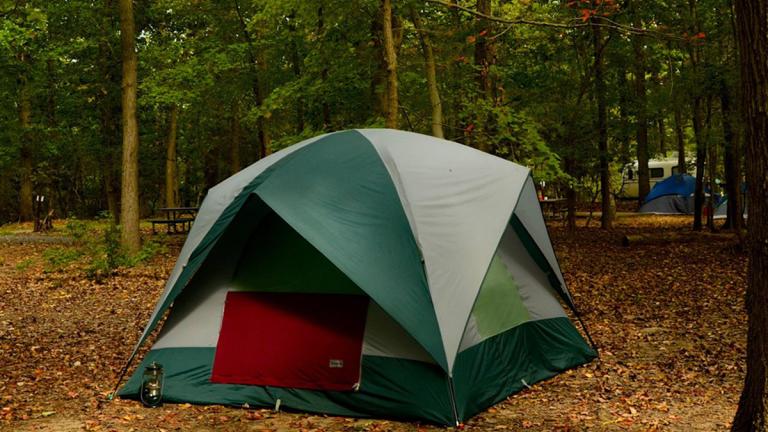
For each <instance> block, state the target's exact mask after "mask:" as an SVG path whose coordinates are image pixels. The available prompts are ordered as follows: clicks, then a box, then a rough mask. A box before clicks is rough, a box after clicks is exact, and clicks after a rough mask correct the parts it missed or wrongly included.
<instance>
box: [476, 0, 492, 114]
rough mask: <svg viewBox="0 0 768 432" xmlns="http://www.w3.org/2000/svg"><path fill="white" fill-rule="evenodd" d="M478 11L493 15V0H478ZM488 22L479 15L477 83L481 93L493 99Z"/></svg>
mask: <svg viewBox="0 0 768 432" xmlns="http://www.w3.org/2000/svg"><path fill="white" fill-rule="evenodd" d="M477 12H478V13H481V14H483V15H486V16H490V15H491V0H477ZM488 27H489V26H488V22H487V21H486V20H485V19H483V18H480V17H478V18H477V24H476V35H475V37H476V38H477V39H476V40H475V66H476V67H477V84H478V86H479V87H480V94H481V95H482V96H483V97H484V98H486V99H491V98H492V97H493V92H492V88H491V76H490V68H491V63H492V61H491V42H490V40H489V39H488V32H489V30H490V29H489V28H488Z"/></svg>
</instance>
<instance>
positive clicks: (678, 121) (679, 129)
mask: <svg viewBox="0 0 768 432" xmlns="http://www.w3.org/2000/svg"><path fill="white" fill-rule="evenodd" d="M675 135H676V136H677V166H678V167H679V168H678V174H685V173H687V172H688V170H687V168H686V166H685V134H684V133H683V115H682V113H681V112H680V107H679V106H678V105H677V103H676V104H675Z"/></svg>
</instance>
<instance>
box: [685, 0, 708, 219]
mask: <svg viewBox="0 0 768 432" xmlns="http://www.w3.org/2000/svg"><path fill="white" fill-rule="evenodd" d="M696 2H697V0H688V9H689V11H690V14H691V27H690V30H691V34H697V33H698V32H699V28H700V27H699V18H698V11H697V3H696ZM688 49H689V56H690V59H691V69H692V70H693V76H694V77H696V78H697V77H698V64H699V59H700V54H701V51H700V49H699V48H698V47H696V46H690V47H689V48H688ZM697 91H698V90H697ZM692 117H693V134H694V136H695V138H696V191H695V192H694V198H693V205H694V209H693V230H694V231H700V230H701V227H702V224H701V214H702V208H703V206H704V168H705V166H706V165H705V162H706V157H707V144H706V142H705V140H704V137H703V134H702V130H701V96H700V95H698V94H695V95H694V96H693V115H692Z"/></svg>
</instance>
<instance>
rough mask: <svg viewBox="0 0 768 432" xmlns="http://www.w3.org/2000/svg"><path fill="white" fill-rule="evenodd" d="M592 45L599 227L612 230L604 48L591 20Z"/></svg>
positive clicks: (596, 25) (595, 26)
mask: <svg viewBox="0 0 768 432" xmlns="http://www.w3.org/2000/svg"><path fill="white" fill-rule="evenodd" d="M591 27H592V43H593V49H594V56H595V63H594V70H595V76H594V79H595V81H594V82H595V99H596V102H597V132H598V141H597V150H598V153H599V159H600V198H601V216H600V227H601V228H603V229H611V228H613V213H614V207H613V196H612V195H611V170H610V160H609V155H608V121H607V115H608V113H607V111H608V108H607V106H608V104H607V102H606V86H605V78H604V77H603V48H604V47H605V45H604V41H603V36H602V30H601V27H600V26H599V25H598V23H597V21H596V20H595V19H594V18H593V19H592V25H591Z"/></svg>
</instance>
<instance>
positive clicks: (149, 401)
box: [139, 362, 165, 408]
mask: <svg viewBox="0 0 768 432" xmlns="http://www.w3.org/2000/svg"><path fill="white" fill-rule="evenodd" d="M164 379H165V378H164V376H163V365H161V364H158V363H155V362H152V363H151V364H150V365H149V366H147V367H146V368H145V369H144V377H143V378H142V380H141V391H140V392H139V397H140V398H141V403H143V404H144V406H147V407H150V408H154V407H156V406H159V405H160V404H161V403H162V400H163V380H164Z"/></svg>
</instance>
